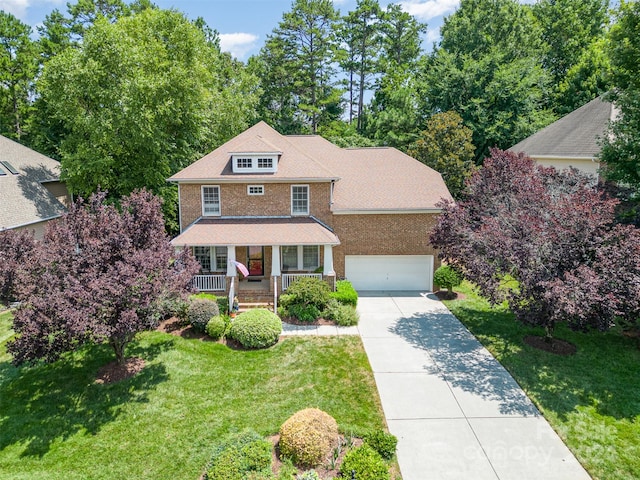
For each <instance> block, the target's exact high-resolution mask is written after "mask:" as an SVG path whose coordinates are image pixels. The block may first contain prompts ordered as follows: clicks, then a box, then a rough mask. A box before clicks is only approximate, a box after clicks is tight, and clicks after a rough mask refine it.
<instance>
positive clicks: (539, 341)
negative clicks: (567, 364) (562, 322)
mask: <svg viewBox="0 0 640 480" xmlns="http://www.w3.org/2000/svg"><path fill="white" fill-rule="evenodd" d="M523 340H524V343H526V344H527V345H529V346H530V347H533V348H537V349H538V350H544V351H545V352H549V353H555V354H556V355H573V354H574V353H576V350H577V349H576V346H575V345H574V344H573V343H571V342H567V341H566V340H562V339H560V338H551V339H550V340H549V338H547V337H541V336H538V335H527V336H526V337H524V339H523Z"/></svg>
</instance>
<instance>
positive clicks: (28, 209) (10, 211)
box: [0, 135, 65, 230]
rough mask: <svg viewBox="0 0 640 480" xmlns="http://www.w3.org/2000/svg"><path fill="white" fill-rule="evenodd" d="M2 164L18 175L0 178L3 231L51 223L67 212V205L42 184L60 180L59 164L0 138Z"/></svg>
mask: <svg viewBox="0 0 640 480" xmlns="http://www.w3.org/2000/svg"><path fill="white" fill-rule="evenodd" d="M0 161H7V162H9V163H10V164H11V165H12V166H13V167H14V168H15V169H16V171H17V172H18V174H17V175H14V174H12V173H11V172H9V171H7V169H6V167H4V166H2V164H1V163H0V168H1V169H2V170H3V171H4V173H6V175H0V230H2V229H9V228H17V227H22V226H27V225H31V224H34V223H38V222H42V221H45V220H50V219H52V218H56V217H59V216H61V215H62V214H63V213H64V212H65V208H64V206H63V205H62V204H61V203H60V202H59V201H58V200H57V199H56V197H55V196H54V195H52V194H51V193H50V192H49V190H47V188H46V187H45V186H43V183H46V182H52V181H58V180H59V179H60V163H59V162H57V161H56V160H53V159H51V158H49V157H47V156H45V155H42V154H40V153H38V152H36V151H34V150H31V149H30V148H27V147H25V146H24V145H20V144H19V143H17V142H14V141H13V140H10V139H8V138H6V137H3V136H1V135H0Z"/></svg>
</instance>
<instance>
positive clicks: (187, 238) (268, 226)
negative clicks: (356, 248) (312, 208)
mask: <svg viewBox="0 0 640 480" xmlns="http://www.w3.org/2000/svg"><path fill="white" fill-rule="evenodd" d="M171 243H172V244H173V245H175V246H185V245H189V246H199V245H218V246H233V245H236V246H245V245H246V246H254V245H255V246H262V245H338V244H340V240H338V237H337V236H336V235H335V233H333V232H332V231H330V230H329V229H328V228H326V227H324V226H323V225H321V224H320V223H318V222H317V221H316V220H314V219H313V218H308V217H300V218H295V217H294V218H205V219H200V220H198V221H197V222H195V223H194V224H192V225H191V226H189V227H188V228H187V229H186V230H185V231H184V232H182V233H181V234H180V235H178V236H177V237H176V238H174V239H173V240H171Z"/></svg>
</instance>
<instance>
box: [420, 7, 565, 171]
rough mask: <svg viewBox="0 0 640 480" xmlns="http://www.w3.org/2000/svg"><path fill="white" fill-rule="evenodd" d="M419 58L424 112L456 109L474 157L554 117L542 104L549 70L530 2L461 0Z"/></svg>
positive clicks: (509, 142)
mask: <svg viewBox="0 0 640 480" xmlns="http://www.w3.org/2000/svg"><path fill="white" fill-rule="evenodd" d="M441 34H442V40H441V42H440V45H439V47H438V48H437V49H436V50H435V51H434V52H433V54H432V55H431V56H430V58H429V59H428V61H426V62H425V65H424V67H423V71H422V75H421V77H422V78H421V91H422V93H423V95H422V96H423V98H425V99H426V105H425V111H426V112H429V111H431V112H437V111H447V110H455V111H456V112H458V113H459V114H460V115H461V116H462V118H463V119H464V122H465V125H466V126H467V127H469V128H470V129H471V130H472V131H473V143H474V145H475V146H476V161H478V162H479V161H481V159H482V158H483V157H484V156H485V154H486V153H487V152H488V150H489V148H491V147H494V146H497V147H499V148H508V147H510V146H511V145H513V144H515V143H517V142H518V141H520V140H521V139H523V138H525V137H527V136H528V135H530V134H532V133H533V132H535V131H537V130H539V129H540V128H542V127H544V126H545V125H547V124H549V123H550V122H551V121H553V120H554V116H553V114H552V112H551V111H549V110H548V109H546V108H545V103H546V99H547V96H548V84H549V75H548V73H547V72H546V71H545V70H544V69H543V68H542V66H541V63H542V55H543V53H544V44H543V42H542V39H541V37H542V32H541V29H540V28H539V26H538V23H537V22H536V21H535V18H534V16H533V13H532V11H531V7H530V6H529V5H521V4H520V3H519V2H517V1H516V0H462V2H461V4H460V8H459V9H458V10H457V11H456V12H455V13H454V14H452V15H451V16H449V17H447V18H446V19H445V21H444V25H443V27H442V29H441Z"/></svg>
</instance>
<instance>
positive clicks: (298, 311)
mask: <svg viewBox="0 0 640 480" xmlns="http://www.w3.org/2000/svg"><path fill="white" fill-rule="evenodd" d="M287 313H288V316H290V317H295V318H297V319H298V320H300V321H301V322H309V323H311V322H315V321H316V319H318V318H320V310H318V309H317V308H316V307H315V305H303V304H300V303H294V304H293V305H289V307H288V308H287Z"/></svg>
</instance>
